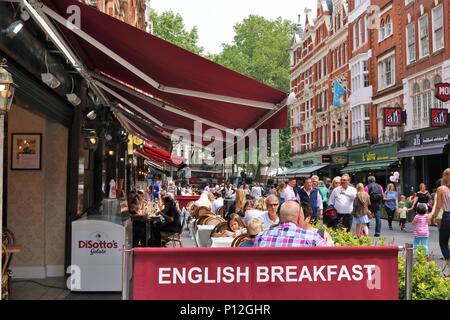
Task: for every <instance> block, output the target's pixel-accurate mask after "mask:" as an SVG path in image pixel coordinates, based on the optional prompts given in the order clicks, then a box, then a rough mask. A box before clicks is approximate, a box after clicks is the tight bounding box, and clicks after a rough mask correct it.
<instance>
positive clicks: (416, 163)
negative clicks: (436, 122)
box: [398, 127, 450, 194]
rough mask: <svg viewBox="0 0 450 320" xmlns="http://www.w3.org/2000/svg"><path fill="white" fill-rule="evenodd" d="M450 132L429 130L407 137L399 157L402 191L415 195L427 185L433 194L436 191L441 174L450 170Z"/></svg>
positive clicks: (447, 129) (409, 133)
mask: <svg viewBox="0 0 450 320" xmlns="http://www.w3.org/2000/svg"><path fill="white" fill-rule="evenodd" d="M449 135H450V130H449V128H448V127H446V128H428V129H422V130H419V131H410V132H408V133H407V134H406V135H405V138H404V141H403V144H402V148H401V149H400V150H399V151H398V157H399V158H400V159H401V160H402V168H403V172H404V175H403V183H402V185H403V189H404V190H405V192H407V193H408V194H410V193H413V192H416V191H417V190H418V188H419V184H420V183H422V182H423V183H425V184H426V185H427V186H428V190H430V192H432V190H433V189H435V188H437V185H438V180H439V179H440V178H441V176H442V172H443V171H444V170H445V169H446V168H449V167H450V152H449V151H450V147H449V146H450V141H449Z"/></svg>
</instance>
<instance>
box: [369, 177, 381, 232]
mask: <svg viewBox="0 0 450 320" xmlns="http://www.w3.org/2000/svg"><path fill="white" fill-rule="evenodd" d="M367 181H368V182H369V184H368V185H367V186H366V188H365V191H366V192H367V193H368V194H369V197H370V206H369V210H370V211H371V212H372V213H373V215H374V217H375V235H374V236H375V237H379V236H380V233H381V206H382V205H383V198H384V192H383V187H381V186H380V185H379V184H378V183H376V179H375V177H374V176H369V177H368V178H367Z"/></svg>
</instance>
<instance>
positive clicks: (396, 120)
mask: <svg viewBox="0 0 450 320" xmlns="http://www.w3.org/2000/svg"><path fill="white" fill-rule="evenodd" d="M402 123H403V121H402V108H384V126H385V127H401V126H402Z"/></svg>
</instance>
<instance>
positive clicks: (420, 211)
mask: <svg viewBox="0 0 450 320" xmlns="http://www.w3.org/2000/svg"><path fill="white" fill-rule="evenodd" d="M416 212H417V214H416V216H415V217H414V220H413V222H412V223H413V224H414V225H415V226H416V228H415V229H414V249H415V250H417V247H418V245H420V244H421V245H423V246H424V248H425V253H426V254H427V255H428V254H430V250H429V248H428V236H429V234H430V232H429V228H428V226H429V225H430V223H431V215H430V214H428V206H427V205H426V204H425V203H418V204H417V208H416Z"/></svg>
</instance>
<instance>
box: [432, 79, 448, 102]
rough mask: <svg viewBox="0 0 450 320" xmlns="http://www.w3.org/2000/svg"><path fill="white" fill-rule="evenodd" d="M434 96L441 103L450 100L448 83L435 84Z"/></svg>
mask: <svg viewBox="0 0 450 320" xmlns="http://www.w3.org/2000/svg"><path fill="white" fill-rule="evenodd" d="M435 96H436V98H438V99H439V100H441V101H442V102H447V101H449V100H450V83H448V82H441V83H438V84H436V89H435Z"/></svg>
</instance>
